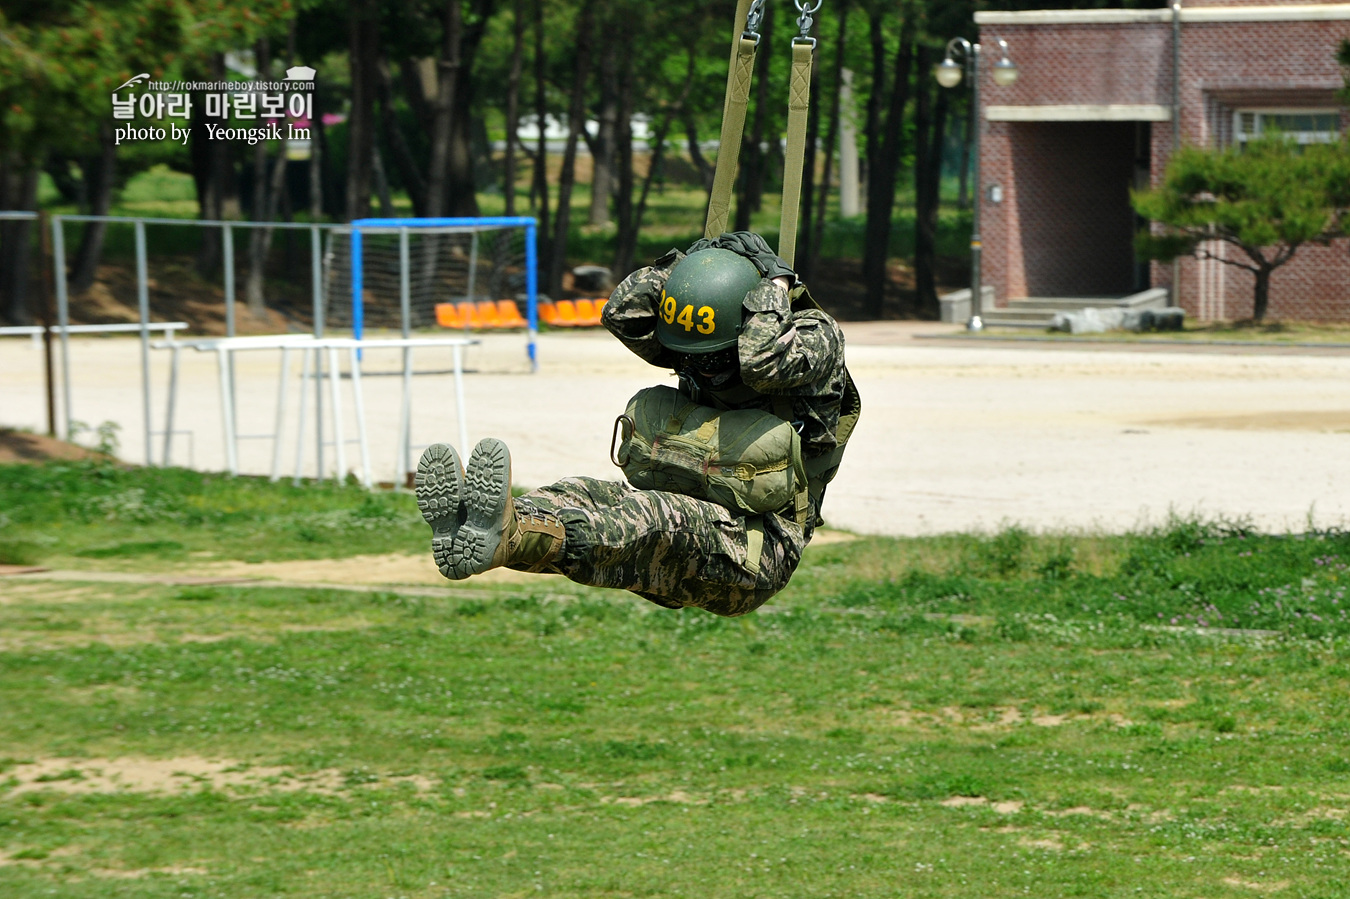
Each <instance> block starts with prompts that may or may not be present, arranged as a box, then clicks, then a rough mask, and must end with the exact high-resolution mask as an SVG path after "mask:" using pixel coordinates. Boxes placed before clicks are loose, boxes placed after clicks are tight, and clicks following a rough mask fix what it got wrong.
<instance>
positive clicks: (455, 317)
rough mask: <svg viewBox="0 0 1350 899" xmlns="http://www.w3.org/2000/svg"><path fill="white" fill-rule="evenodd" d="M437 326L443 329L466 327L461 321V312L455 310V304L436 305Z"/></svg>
mask: <svg viewBox="0 0 1350 899" xmlns="http://www.w3.org/2000/svg"><path fill="white" fill-rule="evenodd" d="M436 324H438V325H440V326H441V327H442V328H462V327H464V322H462V321H460V318H459V310H458V309H457V308H455V304H454V303H437V304H436Z"/></svg>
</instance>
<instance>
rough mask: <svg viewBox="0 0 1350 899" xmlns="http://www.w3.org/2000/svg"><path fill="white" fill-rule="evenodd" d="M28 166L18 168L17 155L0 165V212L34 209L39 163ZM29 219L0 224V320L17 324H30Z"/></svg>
mask: <svg viewBox="0 0 1350 899" xmlns="http://www.w3.org/2000/svg"><path fill="white" fill-rule="evenodd" d="M24 161H26V162H29V163H30V164H29V165H28V166H27V167H26V168H19V165H18V163H19V158H18V156H17V154H10V155H9V158H8V159H7V160H5V161H4V164H0V209H15V210H33V211H36V210H37V186H38V175H39V173H40V172H41V162H40V161H31V160H24ZM33 225H34V222H32V221H31V220H19V221H7V222H0V300H3V305H0V309H3V310H4V315H3V317H4V318H5V319H6V320H7V321H9V322H11V323H13V324H16V325H26V324H29V323H30V322H31V321H32V318H31V309H30V304H29V300H28V297H29V293H30V290H31V286H32V285H31V284H30V283H29V281H30V279H31V277H32V274H31V272H32V265H31V258H32V255H33V253H32V250H33V248H32V246H31V244H32V239H33Z"/></svg>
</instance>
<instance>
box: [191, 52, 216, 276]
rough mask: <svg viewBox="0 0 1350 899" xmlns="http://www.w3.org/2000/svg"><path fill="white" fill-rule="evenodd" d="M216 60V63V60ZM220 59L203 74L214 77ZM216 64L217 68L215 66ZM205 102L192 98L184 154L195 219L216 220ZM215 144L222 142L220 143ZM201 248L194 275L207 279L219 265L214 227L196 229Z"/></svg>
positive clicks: (212, 154)
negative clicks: (193, 192) (187, 155)
mask: <svg viewBox="0 0 1350 899" xmlns="http://www.w3.org/2000/svg"><path fill="white" fill-rule="evenodd" d="M217 57H219V60H218V58H217ZM220 60H223V57H220V55H219V54H213V56H212V60H211V64H210V66H209V67H208V69H207V75H208V77H209V78H210V79H211V80H214V79H215V78H216V74H217V72H218V71H220V67H221V66H223V65H224V63H223V61H220ZM218 63H219V65H218ZM206 124H207V122H206V103H205V100H204V98H203V97H202V95H201V94H198V95H197V96H195V97H193V98H192V121H191V124H190V125H189V127H190V128H191V129H192V138H191V140H189V141H188V152H189V153H190V154H191V160H192V184H193V187H194V188H195V189H196V191H197V218H199V219H206V220H207V221H216V220H219V219H220V217H221V208H220V206H221V196H220V183H219V181H218V180H217V178H216V165H215V163H216V155H217V153H216V146H215V145H216V143H218V142H217V141H213V140H211V139H210V138H209V136H208V132H207V130H206ZM219 143H223V141H220V142H219ZM198 230H199V231H200V232H201V233H200V237H201V241H202V243H201V246H200V247H199V248H198V250H197V274H199V275H200V276H201V277H202V278H210V277H212V276H213V275H214V274H215V272H216V268H217V267H218V266H219V265H220V255H221V247H220V233H219V232H218V231H217V230H216V229H215V228H200V229H198Z"/></svg>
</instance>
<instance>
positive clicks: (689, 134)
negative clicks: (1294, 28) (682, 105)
mask: <svg viewBox="0 0 1350 899" xmlns="http://www.w3.org/2000/svg"><path fill="white" fill-rule="evenodd" d="M684 136H685V137H686V138H687V139H688V141H689V160H690V161H691V162H693V163H694V168H695V169H697V170H698V176H699V179H700V180H702V182H703V190H704V192H705V193H708V194H709V195H711V194H712V186H713V178H714V176H716V174H717V172H716V171H715V170H714V169H713V167H712V165H711V164H710V163H709V162H708V160H707V158H706V157H705V156H704V155H703V148H702V147H700V146H699V145H698V124H697V123H696V122H695V121H694V111H693V110H692V109H686V110H685V111H684ZM703 205H704V206H707V205H708V202H707V200H704V202H703Z"/></svg>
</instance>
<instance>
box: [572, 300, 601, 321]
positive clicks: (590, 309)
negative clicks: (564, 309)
mask: <svg viewBox="0 0 1350 899" xmlns="http://www.w3.org/2000/svg"><path fill="white" fill-rule="evenodd" d="M598 324H600V313H598V312H596V311H595V301H594V300H577V326H578V327H591V326H593V325H598Z"/></svg>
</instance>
